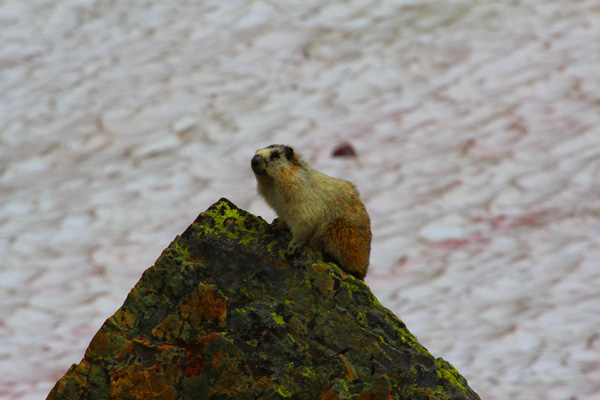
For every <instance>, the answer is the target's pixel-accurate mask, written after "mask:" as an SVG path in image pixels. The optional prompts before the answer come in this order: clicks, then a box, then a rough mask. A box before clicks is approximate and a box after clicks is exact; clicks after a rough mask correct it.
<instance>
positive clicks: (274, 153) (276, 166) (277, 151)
mask: <svg viewBox="0 0 600 400" xmlns="http://www.w3.org/2000/svg"><path fill="white" fill-rule="evenodd" d="M250 165H251V166H252V171H253V172H254V175H255V176H256V178H257V179H261V178H268V177H271V178H272V177H274V175H275V174H277V173H280V172H282V171H283V170H287V169H289V168H290V167H291V166H292V165H294V166H296V167H299V166H301V159H300V157H299V156H298V155H297V154H296V152H294V149H293V148H291V147H290V146H285V145H281V144H272V145H270V146H267V147H265V148H264V149H259V150H257V151H256V154H255V155H254V157H252V161H251V162H250Z"/></svg>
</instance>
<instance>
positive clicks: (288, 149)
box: [285, 146, 294, 160]
mask: <svg viewBox="0 0 600 400" xmlns="http://www.w3.org/2000/svg"><path fill="white" fill-rule="evenodd" d="M292 157H294V149H293V148H291V147H290V146H285V158H287V159H288V160H291V159H292Z"/></svg>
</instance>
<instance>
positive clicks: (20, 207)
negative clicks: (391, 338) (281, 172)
mask: <svg viewBox="0 0 600 400" xmlns="http://www.w3.org/2000/svg"><path fill="white" fill-rule="evenodd" d="M599 65H600V2H599V1H594V0H579V1H568V2H565V1H558V0H544V1H533V0H521V1H519V0H512V1H509V0H499V1H495V2H490V1H476V0H471V1H467V0H444V1H441V0H440V1H435V0H431V1H417V0H412V1H410V0H396V1H391V0H387V1H383V0H355V1H339V0H338V1H332V2H327V3H322V2H320V1H316V0H304V1H293V0H287V1H281V0H279V1H268V0H262V1H261V0H252V1H231V2H222V1H216V0H206V1H204V2H196V1H186V0H182V1H178V2H177V4H176V5H171V4H167V3H165V4H163V3H160V2H150V1H135V2H117V1H114V0H96V1H92V0H64V1H61V2H53V1H48V0H31V1H27V2H24V1H19V0H5V1H3V2H1V3H0V93H2V100H0V343H2V346H0V398H3V399H7V400H8V399H10V400H16V399H40V398H44V397H45V396H46V395H47V394H48V392H49V391H50V389H51V388H52V387H53V385H54V383H55V382H56V380H57V379H59V378H60V377H61V376H62V375H63V374H64V373H65V372H66V370H67V369H68V368H69V366H70V365H71V364H72V363H76V362H79V361H80V360H81V358H82V357H83V354H84V351H85V349H86V347H87V345H88V344H89V342H90V340H91V339H92V337H93V335H94V334H95V333H96V331H97V330H98V329H99V328H100V326H101V325H102V323H103V322H104V320H105V319H106V318H108V317H109V316H110V315H112V314H113V313H114V312H115V311H116V310H117V309H118V308H119V307H120V306H121V304H122V302H123V301H124V300H125V297H126V296H127V294H128V292H129V290H130V289H131V288H132V287H133V286H134V285H135V283H136V282H137V280H138V279H139V277H140V276H141V274H142V272H143V271H144V270H145V269H146V268H148V267H149V266H151V265H152V264H153V263H154V261H155V260H156V259H157V258H158V256H159V255H160V253H161V251H162V250H163V249H164V248H165V247H166V246H167V245H168V244H169V243H170V242H171V240H172V239H173V238H174V237H175V236H176V235H177V234H180V233H181V232H183V231H184V230H185V228H186V227H187V226H188V225H189V224H190V223H191V222H192V221H193V220H194V218H195V217H196V216H197V215H198V214H199V213H200V212H201V211H204V210H205V209H206V208H207V207H209V206H210V205H211V204H212V203H214V202H216V201H217V200H218V199H219V198H220V197H227V198H229V199H230V200H231V201H233V202H234V203H235V204H236V205H237V206H239V207H241V208H244V209H247V210H249V211H251V212H253V213H256V214H259V215H262V216H263V217H265V218H266V219H268V220H270V219H271V218H272V217H273V212H272V211H271V210H269V209H268V207H267V206H266V204H265V203H264V202H263V201H262V200H261V199H260V198H259V197H258V195H257V194H256V192H255V182H254V177H253V175H252V173H251V170H250V168H249V164H250V158H251V156H252V155H253V154H254V151H255V150H256V149H258V148H260V147H263V146H265V145H268V144H272V143H285V144H291V145H294V146H295V147H296V148H297V149H298V150H299V151H300V152H302V153H303V155H304V156H305V158H306V159H307V160H308V161H310V162H311V163H312V164H313V166H314V167H315V168H317V169H319V170H321V171H323V172H325V173H327V174H330V175H333V176H337V177H341V178H344V179H348V180H350V181H352V182H353V183H354V184H356V186H357V187H358V188H359V190H360V192H361V195H362V198H363V200H364V201H365V203H366V205H367V208H368V210H369V212H370V215H371V219H372V229H373V233H374V241H373V249H372V256H371V268H370V273H369V276H368V277H367V280H366V282H367V283H368V284H369V285H370V287H371V289H372V290H373V292H374V293H375V295H376V296H377V297H378V298H379V300H380V301H381V302H382V303H383V304H384V305H386V306H387V307H389V308H390V309H391V310H392V311H393V312H394V313H395V314H396V315H398V316H399V317H400V318H401V319H402V320H403V321H404V322H405V323H406V324H407V326H408V327H409V329H410V330H411V331H412V332H413V333H414V334H415V335H416V336H417V337H418V339H419V341H420V342H421V343H422V344H423V345H424V346H425V347H427V348H428V349H429V350H430V351H431V352H432V354H434V355H435V356H437V357H444V358H445V359H446V360H448V361H450V362H451V363H452V364H453V365H454V366H456V368H457V369H458V370H459V371H460V372H461V374H462V375H463V376H465V377H466V378H467V379H468V381H469V384H470V386H471V387H472V388H473V389H474V390H476V391H477V392H478V393H479V395H480V396H481V397H482V399H488V400H504V399H577V400H593V399H600V290H599V288H600V268H599V265H598V264H599V262H600V261H599V260H600V200H599V199H600V157H599V156H600V68H599ZM343 142H350V143H351V144H352V146H354V148H355V149H356V150H357V152H358V157H357V158H356V159H340V158H332V157H331V152H332V150H333V149H334V148H335V147H336V146H337V145H339V144H340V143H343Z"/></svg>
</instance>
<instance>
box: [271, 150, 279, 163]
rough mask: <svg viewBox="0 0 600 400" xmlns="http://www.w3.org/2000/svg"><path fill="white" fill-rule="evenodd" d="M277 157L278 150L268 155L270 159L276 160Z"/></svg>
mask: <svg viewBox="0 0 600 400" xmlns="http://www.w3.org/2000/svg"><path fill="white" fill-rule="evenodd" d="M278 158H279V152H278V151H274V152H272V153H271V156H270V157H269V160H270V161H274V160H277V159H278Z"/></svg>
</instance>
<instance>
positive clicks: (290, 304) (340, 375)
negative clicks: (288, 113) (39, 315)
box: [48, 199, 479, 400]
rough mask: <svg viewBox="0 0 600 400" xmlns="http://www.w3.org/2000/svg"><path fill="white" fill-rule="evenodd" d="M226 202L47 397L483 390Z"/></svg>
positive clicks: (357, 292) (160, 263)
mask: <svg viewBox="0 0 600 400" xmlns="http://www.w3.org/2000/svg"><path fill="white" fill-rule="evenodd" d="M288 240H289V237H286V236H285V235H283V236H276V235H272V234H270V233H269V232H268V225H267V223H266V222H265V221H264V220H262V219H261V218H259V217H255V216H253V215H251V214H249V213H247V212H246V211H243V210H240V209H238V208H237V207H236V206H235V205H233V204H232V203H231V202H229V201H228V200H226V199H221V200H220V201H219V202H217V203H215V204H214V205H213V206H211V207H210V208H209V209H208V210H207V211H206V212H204V213H202V214H200V216H199V217H198V218H197V219H196V221H195V222H194V223H193V224H192V225H191V226H190V227H189V228H188V229H187V230H186V231H185V232H184V233H183V234H182V235H181V236H178V237H177V238H176V239H175V240H174V241H173V242H172V243H171V245H170V246H169V247H168V248H167V249H166V250H165V251H164V252H163V254H162V255H161V256H160V258H159V259H158V260H157V262H156V264H155V265H154V266H153V267H151V268H149V269H148V270H147V271H146V272H145V273H144V274H143V276H142V278H141V279H140V281H139V282H138V284H137V285H136V286H135V287H134V288H133V290H132V291H131V293H130V294H129V296H128V297H127V299H126V301H125V303H124V304H123V306H122V307H121V308H120V309H119V310H118V311H117V312H116V313H115V314H114V315H113V316H112V317H110V318H109V319H108V320H107V321H106V322H105V323H104V325H103V326H102V328H101V329H100V331H99V332H98V333H97V334H96V335H95V337H94V339H93V340H92V342H91V343H90V346H89V348H88V349H87V351H86V354H85V357H84V359H83V360H82V361H81V362H80V363H79V364H75V365H73V366H72V367H71V368H70V369H69V371H68V372H67V373H66V374H65V376H64V377H63V378H61V379H60V380H59V381H58V382H57V384H56V386H55V387H54V389H53V390H52V392H51V393H50V395H49V397H48V399H52V400H55V399H56V400H57V399H83V398H89V399H108V398H111V399H167V400H168V399H282V398H292V399H307V400H313V399H478V398H479V396H478V395H477V394H476V393H475V392H474V391H473V390H471V389H470V388H469V387H468V385H467V382H466V380H465V379H464V378H463V377H462V376H460V375H459V373H458V372H457V371H456V370H455V369H454V368H453V367H452V366H451V365H450V364H449V363H447V362H446V361H444V360H442V359H441V358H438V359H435V358H434V357H432V355H431V354H429V352H428V351H427V350H426V349H425V348H424V347H423V346H421V345H420V344H419V343H418V342H417V340H416V338H415V337H414V336H412V334H411V333H410V332H409V331H408V329H407V328H406V326H405V325H404V324H403V323H402V321H400V320H399V319H398V318H396V317H395V316H394V315H393V314H392V313H391V312H390V311H389V310H387V309H386V308H384V307H383V306H382V305H381V304H380V303H379V302H378V301H377V299H376V298H375V297H374V296H373V294H372V293H371V291H370V290H369V288H368V287H367V286H366V285H365V284H364V283H363V282H361V281H358V280H357V279H355V278H353V277H352V276H350V275H348V274H346V273H344V272H343V271H342V270H341V269H339V268H338V267H337V266H336V265H334V264H331V263H326V262H324V261H323V259H322V257H321V255H320V254H318V253H316V252H312V251H306V252H305V254H304V255H303V256H301V257H300V258H298V259H296V260H288V259H286V257H285V249H286V246H287V241H288Z"/></svg>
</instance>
